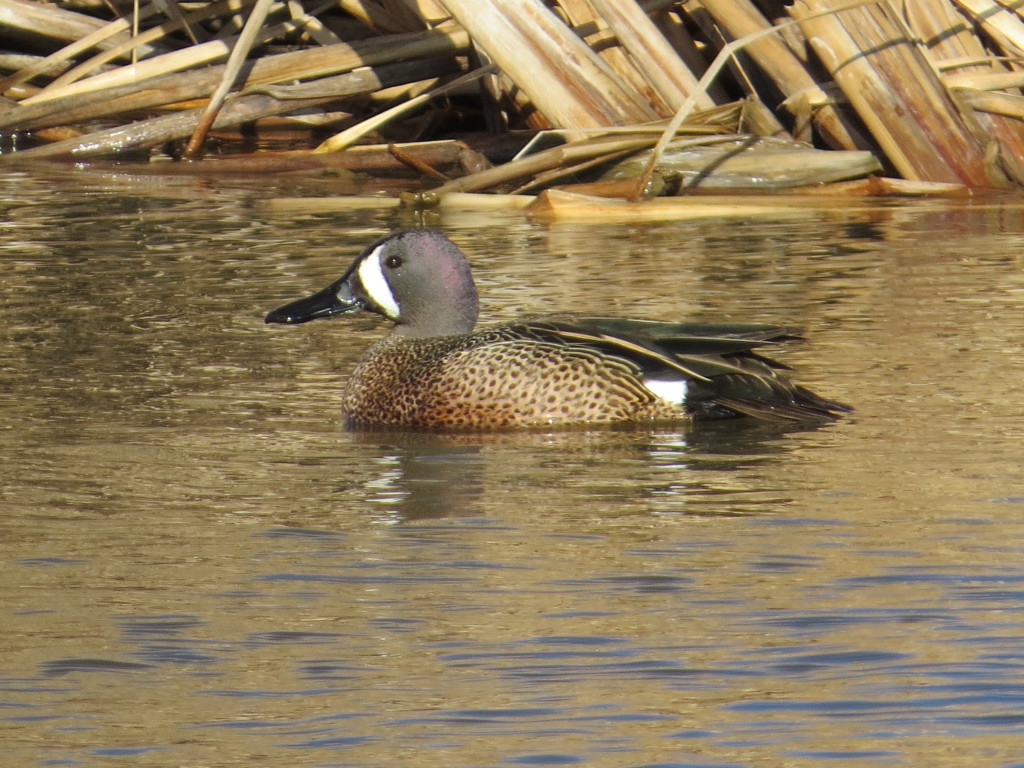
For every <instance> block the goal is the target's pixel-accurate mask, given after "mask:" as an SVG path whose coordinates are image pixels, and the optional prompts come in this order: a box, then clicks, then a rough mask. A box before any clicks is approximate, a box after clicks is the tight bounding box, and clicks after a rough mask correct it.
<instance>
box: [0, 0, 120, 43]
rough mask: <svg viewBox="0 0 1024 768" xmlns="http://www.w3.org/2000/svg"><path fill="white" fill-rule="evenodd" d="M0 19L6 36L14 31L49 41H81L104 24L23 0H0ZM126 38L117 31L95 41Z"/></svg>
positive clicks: (111, 40) (111, 41)
mask: <svg viewBox="0 0 1024 768" xmlns="http://www.w3.org/2000/svg"><path fill="white" fill-rule="evenodd" d="M0 20H2V27H3V28H4V29H5V30H6V32H5V37H7V38H10V37H11V36H12V35H15V34H17V31H19V30H20V31H22V32H28V33H31V34H34V35H43V36H44V37H49V38H51V39H53V40H60V41H62V42H66V43H70V42H74V41H75V40H81V39H82V38H83V37H86V36H87V35H91V34H92V33H93V32H96V31H98V30H100V29H103V27H105V26H106V24H107V22H104V21H100V20H99V19H96V18H93V17H92V16H86V15H85V14H83V13H75V12H74V11H65V10H63V9H61V8H55V7H54V6H52V5H44V4H43V3H32V2H26V0H0ZM126 37H128V33H127V32H124V31H122V32H118V33H117V34H116V35H115V36H113V37H112V38H109V39H107V40H104V41H102V42H100V43H99V45H100V47H109V46H112V45H116V44H117V43H119V42H121V40H123V39H124V38H126Z"/></svg>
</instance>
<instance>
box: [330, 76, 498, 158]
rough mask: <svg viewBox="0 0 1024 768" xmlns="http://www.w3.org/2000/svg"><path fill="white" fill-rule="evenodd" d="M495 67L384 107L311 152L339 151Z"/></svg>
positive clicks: (457, 78)
mask: <svg viewBox="0 0 1024 768" xmlns="http://www.w3.org/2000/svg"><path fill="white" fill-rule="evenodd" d="M496 69H497V68H496V67H495V66H494V65H493V64H488V65H487V66H484V67H480V68H479V69H475V70H473V71H472V72H467V73H466V74H464V75H460V76H459V77H456V78H455V79H454V80H452V81H451V82H448V83H445V84H444V85H441V86H438V87H437V88H432V89H431V90H429V91H427V92H426V93H421V94H420V95H419V96H415V97H413V98H411V99H409V100H408V101H403V102H402V103H401V104H396V105H395V106H393V107H391V108H389V109H385V110H384V111H383V112H381V113H380V114H377V115H374V116H373V117H370V118H367V119H366V120H361V121H360V122H359V123H358V124H357V125H353V126H352V127H351V128H348V129H347V130H344V131H342V132H341V133H338V134H335V135H334V136H331V137H330V138H329V139H327V140H326V141H324V142H322V143H321V144H320V145H319V146H318V147H317V148H316V149H314V150H313V152H315V153H317V154H322V153H325V152H340V151H341V150H343V149H346V148H347V147H349V146H351V145H352V144H355V143H356V142H357V141H359V139H361V138H362V137H363V136H365V135H366V134H368V133H369V132H370V131H375V130H377V129H378V128H380V127H381V126H384V125H386V124H387V123H389V122H391V121H392V120H394V119H395V118H397V117H399V116H400V115H403V114H405V113H406V112H409V111H410V110H412V109H415V108H417V107H419V106H421V105H423V104H426V103H427V102H428V101H430V100H431V99H432V98H434V97H436V96H441V95H443V94H445V93H448V92H449V91H451V90H454V89H455V88H459V87H461V86H463V85H465V84H466V83H471V82H473V81H474V80H478V79H480V78H481V77H484V76H485V75H489V74H491V73H492V72H494V71H495V70H496Z"/></svg>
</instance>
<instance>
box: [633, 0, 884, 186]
mask: <svg viewBox="0 0 1024 768" xmlns="http://www.w3.org/2000/svg"><path fill="white" fill-rule="evenodd" d="M874 2H879V0H856V2H854V3H852V4H851V5H847V6H843V7H842V8H837V9H835V10H832V11H827V12H826V13H838V12H839V11H841V10H846V9H847V8H855V7H858V6H861V5H865V4H866V3H874ZM796 23H797V22H796V21H788V22H785V23H783V24H779V25H777V26H774V27H766V28H764V29H758V30H756V31H754V32H751V33H750V34H748V35H745V36H744V37H741V38H739V39H738V40H732V41H730V42H728V43H726V44H725V45H724V46H723V47H722V50H721V51H719V52H718V55H717V56H715V60H714V61H712V62H711V66H710V67H708V68H707V71H706V72H705V73H704V74H703V75H702V76H701V78H700V81H699V82H698V83H697V90H696V91H694V92H693V93H691V94H690V95H689V96H687V97H686V101H684V102H683V105H682V106H681V107H680V108H679V110H678V111H677V112H676V113H675V115H674V116H673V117H672V119H671V120H669V121H668V125H666V126H665V130H664V132H663V133H662V134H661V138H660V139H658V143H657V144H655V145H654V151H652V152H651V157H650V159H649V160H648V161H647V165H646V166H645V168H644V170H643V172H642V173H641V174H640V175H639V176H638V177H637V180H636V188H635V189H634V190H633V194H631V195H630V196H629V200H630V202H637V201H638V200H640V199H641V198H642V197H643V196H644V193H645V192H646V190H647V189H648V188H649V185H650V183H651V175H652V174H653V173H654V169H655V167H657V165H658V163H659V162H660V160H661V156H662V155H663V154H664V153H665V148H666V147H668V145H669V142H671V141H672V139H674V138H675V136H676V132H677V131H678V130H679V128H680V126H682V124H683V122H685V120H686V118H687V117H689V115H690V113H691V112H693V108H694V106H695V105H696V103H697V94H699V93H704V92H706V91H707V89H708V88H709V87H710V86H711V83H713V82H714V81H715V78H717V77H718V75H719V73H720V72H721V71H722V68H723V67H725V65H726V64H727V63H728V61H729V59H730V58H731V57H732V56H733V55H734V54H735V52H736V51H737V50H740V49H741V48H743V47H744V46H746V45H748V44H750V43H752V42H754V41H755V40H759V39H761V38H762V37H765V36H767V35H772V34H777V33H778V32H779V30H781V29H783V28H784V27H787V26H791V25H793V24H796Z"/></svg>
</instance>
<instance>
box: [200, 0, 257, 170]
mask: <svg viewBox="0 0 1024 768" xmlns="http://www.w3.org/2000/svg"><path fill="white" fill-rule="evenodd" d="M274 1H275V0H256V5H254V6H253V8H252V11H250V12H249V18H248V19H246V20H245V26H244V27H243V28H242V34H240V35H239V36H238V39H237V40H236V41H235V45H234V47H233V48H232V49H231V55H230V56H228V60H227V63H226V64H225V65H224V76H223V77H222V78H221V81H220V84H219V85H218V86H217V88H216V89H215V90H214V92H213V94H212V95H211V96H210V100H209V101H208V102H207V103H206V107H205V108H204V109H203V114H202V116H201V117H200V118H199V122H198V124H197V125H196V129H195V131H194V132H193V133H192V138H190V139H189V140H188V144H186V145H185V157H186V158H187V159H189V160H191V159H193V158H194V157H195V156H196V155H197V154H198V153H199V149H200V147H202V145H203V142H204V141H205V140H206V134H207V133H209V131H210V127H211V126H212V125H213V121H214V120H215V119H216V117H217V113H218V112H220V108H221V106H222V105H223V104H224V99H226V98H227V95H228V91H230V90H231V88H232V87H234V85H235V82H236V81H237V80H238V76H239V75H240V74H241V72H242V64H244V63H245V60H246V59H247V58H249V51H251V50H252V44H253V43H254V42H255V41H256V35H257V34H258V33H259V31H260V29H261V28H262V27H263V22H264V21H265V20H266V18H267V13H268V12H269V11H270V6H271V5H272V4H273V3H274Z"/></svg>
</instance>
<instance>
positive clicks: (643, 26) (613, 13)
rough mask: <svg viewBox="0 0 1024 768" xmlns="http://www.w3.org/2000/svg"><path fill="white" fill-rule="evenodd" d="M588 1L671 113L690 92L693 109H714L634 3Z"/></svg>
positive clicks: (651, 23) (706, 96)
mask: <svg viewBox="0 0 1024 768" xmlns="http://www.w3.org/2000/svg"><path fill="white" fill-rule="evenodd" d="M590 2H591V3H593V5H594V8H595V9H596V10H597V12H598V13H599V14H600V15H601V16H602V17H603V18H604V20H605V21H606V22H607V23H608V26H609V27H610V28H611V30H612V31H613V32H614V33H615V35H616V37H618V38H619V42H620V43H622V45H623V47H625V49H626V50H627V51H629V53H630V55H631V56H632V57H633V61H634V62H636V65H637V67H638V68H639V69H640V70H641V71H642V72H643V73H644V75H646V77H647V81H648V82H649V83H651V85H653V86H654V88H655V89H656V90H657V92H658V93H659V94H660V95H661V98H662V99H663V100H664V101H665V103H666V104H668V105H669V107H670V108H671V109H672V111H673V112H675V111H676V110H677V109H679V107H681V106H682V103H683V100H684V99H685V98H686V97H687V96H689V95H690V94H691V93H696V94H697V101H696V104H695V106H696V107H697V108H698V109H710V108H711V107H713V106H714V102H713V101H712V100H711V98H710V97H709V96H708V94H707V93H706V92H704V91H701V90H699V89H698V88H697V78H696V77H694V76H693V73H692V72H690V70H689V69H687V67H686V65H685V64H683V62H682V60H681V59H680V58H679V56H678V54H676V52H675V51H674V50H673V49H672V46H671V45H669V42H668V40H666V39H665V36H664V35H662V34H661V30H659V29H658V28H657V27H656V26H655V25H654V22H652V21H651V20H650V18H648V16H647V15H646V14H645V13H643V11H641V10H640V6H639V5H637V4H636V3H635V2H634V0H590Z"/></svg>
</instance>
